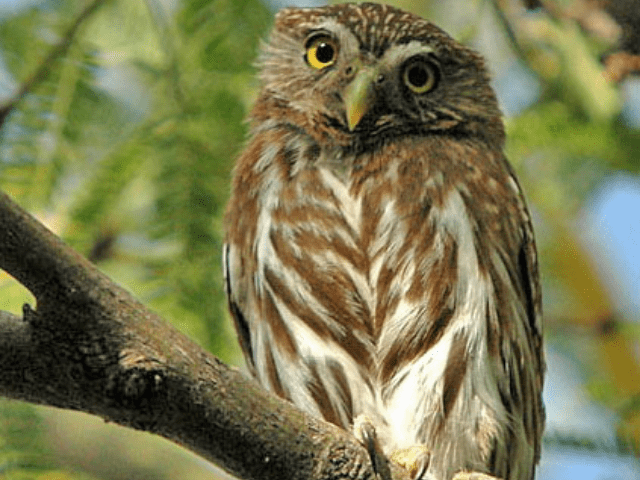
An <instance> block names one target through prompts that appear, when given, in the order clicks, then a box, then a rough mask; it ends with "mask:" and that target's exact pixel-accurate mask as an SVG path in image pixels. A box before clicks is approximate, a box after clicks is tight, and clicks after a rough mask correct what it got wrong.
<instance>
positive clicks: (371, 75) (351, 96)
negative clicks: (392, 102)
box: [344, 67, 377, 132]
mask: <svg viewBox="0 0 640 480" xmlns="http://www.w3.org/2000/svg"><path fill="white" fill-rule="evenodd" d="M376 75H377V72H376V71H375V70H374V69H372V68H366V67H365V68H362V69H361V70H360V71H359V72H358V73H357V74H356V76H355V78H354V79H353V80H352V82H351V83H350V84H349V85H348V86H347V88H346V89H345V95H344V106H345V110H346V113H347V124H348V126H349V130H350V131H352V132H353V130H354V129H355V128H356V127H357V126H358V124H359V123H360V120H362V117H364V116H365V114H366V113H367V112H368V111H369V109H370V108H371V107H372V105H373V100H374V99H373V97H374V94H375V92H374V90H373V82H374V81H375V78H376Z"/></svg>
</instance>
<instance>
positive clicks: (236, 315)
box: [222, 243, 255, 376]
mask: <svg viewBox="0 0 640 480" xmlns="http://www.w3.org/2000/svg"><path fill="white" fill-rule="evenodd" d="M222 268H223V272H224V290H225V293H226V295H227V303H228V306H229V311H230V312H231V316H232V317H233V323H234V325H235V327H236V333H237V335H238V340H239V342H240V347H241V348H242V353H243V354H244V357H245V360H246V363H247V367H248V368H249V370H250V371H251V374H252V375H254V376H255V362H254V357H253V350H252V347H251V331H250V329H249V322H248V320H247V318H246V317H245V314H244V313H243V305H242V304H243V302H242V299H241V297H242V292H243V290H244V287H243V286H242V285H241V280H240V279H241V273H240V258H239V253H238V249H237V248H236V247H234V246H233V245H231V244H230V243H225V244H224V245H223V246H222Z"/></svg>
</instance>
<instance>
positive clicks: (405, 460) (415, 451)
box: [390, 445, 433, 480]
mask: <svg viewBox="0 0 640 480" xmlns="http://www.w3.org/2000/svg"><path fill="white" fill-rule="evenodd" d="M390 459H391V461H392V462H394V463H397V464H398V465H400V466H401V467H403V468H404V469H405V470H407V471H408V472H409V475H411V478H413V479H414V480H431V479H432V478H433V477H432V476H431V474H429V473H427V470H428V469H429V462H430V460H431V453H430V452H429V449H428V448H427V447H426V446H424V445H414V446H413V447H408V448H402V449H400V450H396V451H395V452H393V453H392V454H391V457H390Z"/></svg>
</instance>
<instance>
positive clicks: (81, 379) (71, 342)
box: [0, 194, 407, 480]
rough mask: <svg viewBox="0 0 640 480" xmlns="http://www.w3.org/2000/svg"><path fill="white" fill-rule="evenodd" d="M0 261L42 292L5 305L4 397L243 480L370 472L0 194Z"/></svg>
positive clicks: (314, 424)
mask: <svg viewBox="0 0 640 480" xmlns="http://www.w3.org/2000/svg"><path fill="white" fill-rule="evenodd" d="M0 267H1V268H3V269H4V270H6V271H7V272H8V273H10V274H11V275H13V276H14V277H15V278H16V279H17V280H18V281H20V282H21V283H22V284H23V285H25V286H26V287H27V288H28V289H29V290H30V291H31V292H32V293H33V294H34V295H35V297H36V299H37V309H36V310H32V309H31V308H30V307H25V310H24V317H23V318H18V317H16V316H14V315H11V314H7V313H1V314H0V395H2V396H6V397H10V398H14V399H19V400H26V401H29V402H33V403H40V404H45V405H52V406H56V407H61V408H67V409H75V410H81V411H84V412H88V413H92V414H95V415H99V416H101V417H103V418H104V419H106V420H108V421H111V422H115V423H118V424H121V425H124V426H128V427H132V428H136V429H139V430H146V431H149V432H153V433H156V434H159V435H162V436H164V437H166V438H168V439H170V440H173V441H175V442H177V443H179V444H181V445H183V446H185V447H187V448H188V449H190V450H192V451H194V452H197V453H199V454H200V455H202V456H203V457H205V458H207V459H208V460H210V461H212V462H214V463H216V464H218V465H220V466H222V467H223V468H225V469H226V470H228V471H229V472H231V473H233V474H236V475H238V476H240V477H242V478H245V479H261V480H268V479H274V480H276V479H277V480H283V479H329V478H330V479H339V478H340V479H342V478H344V479H372V478H374V473H373V471H372V470H371V465H370V460H369V456H368V454H367V452H366V450H365V449H364V448H363V447H362V446H361V445H360V444H359V443H357V442H356V441H355V440H354V439H353V437H351V436H350V435H349V434H347V432H344V431H342V430H340V429H338V428H336V427H334V426H332V425H330V424H327V423H325V422H322V421H320V420H318V419H315V418H312V417H310V416H308V415H306V414H304V413H302V412H300V411H299V410H297V409H296V408H295V407H293V406H292V405H290V404H288V403H287V402H284V401H282V400H279V399H277V398H274V397H272V396H270V395H269V394H267V393H266V392H264V391H263V390H261V389H260V388H259V387H258V386H257V385H256V384H255V383H254V382H252V381H250V380H249V379H247V378H245V377H244V376H243V375H241V374H240V373H239V372H238V371H237V370H235V369H233V368H229V367H227V366H225V365H224V364H223V363H221V362H220V361H219V360H218V359H217V358H215V357H214V356H212V355H210V354H209V353H207V352H205V351H203V350H202V349H201V348H200V347H199V346H198V345H196V344H195V343H194V342H193V341H191V340H189V339H188V338H187V337H185V336H184V335H182V334H181V333H180V332H178V331H177V330H175V329H174V328H173V327H171V326H170V325H169V324H168V323H166V322H165V321H163V320H162V319H161V318H159V317H158V316H157V315H156V314H155V313H153V312H151V311H149V310H147V309H146V308H145V307H144V306H143V305H141V304H140V303H139V302H138V301H137V300H135V299H134V298H133V297H132V296H131V295H130V294H129V293H127V292H126V291H125V290H123V289H122V288H120V287H119V286H117V285H115V284H114V283H113V282H111V281H110V280H109V279H108V278H107V277H106V276H105V275H103V274H102V273H100V272H99V271H98V270H97V269H96V268H95V267H94V266H93V265H91V264H90V263H89V262H88V261H87V260H86V259H84V258H83V257H81V256H80V255H79V254H77V253H76V252H74V251H73V250H71V249H70V248H69V247H68V246H66V245H65V244H64V243H63V242H62V241H61V240H59V239H58V238H57V237H56V236H55V235H53V234H52V233H51V232H49V231H48V230H47V229H46V228H45V227H44V226H42V225H41V224H39V223H38V222H37V221H36V220H35V219H34V218H32V217H31V216H30V215H29V214H27V213H26V212H24V211H23V210H22V209H21V208H20V207H19V206H17V205H16V204H15V203H14V202H12V201H11V200H10V199H9V197H7V196H6V195H4V194H0ZM392 476H393V478H394V479H405V480H406V478H407V476H406V473H405V472H404V471H403V470H402V469H400V468H396V467H395V466H394V467H392Z"/></svg>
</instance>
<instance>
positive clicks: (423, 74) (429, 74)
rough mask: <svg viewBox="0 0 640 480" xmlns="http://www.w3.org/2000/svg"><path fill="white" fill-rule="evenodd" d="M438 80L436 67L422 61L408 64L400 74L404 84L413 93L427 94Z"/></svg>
mask: <svg viewBox="0 0 640 480" xmlns="http://www.w3.org/2000/svg"><path fill="white" fill-rule="evenodd" d="M438 79H439V72H438V69H437V67H436V66H435V65H433V64H432V63H430V62H427V61H426V60H424V59H418V60H413V61H410V62H408V63H407V64H406V65H405V67H404V71H403V72H402V80H403V81H404V84H405V85H406V86H407V87H409V89H410V90H411V91H412V92H414V93H427V92H428V91H430V90H433V89H434V88H435V86H436V84H437V83H438Z"/></svg>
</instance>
